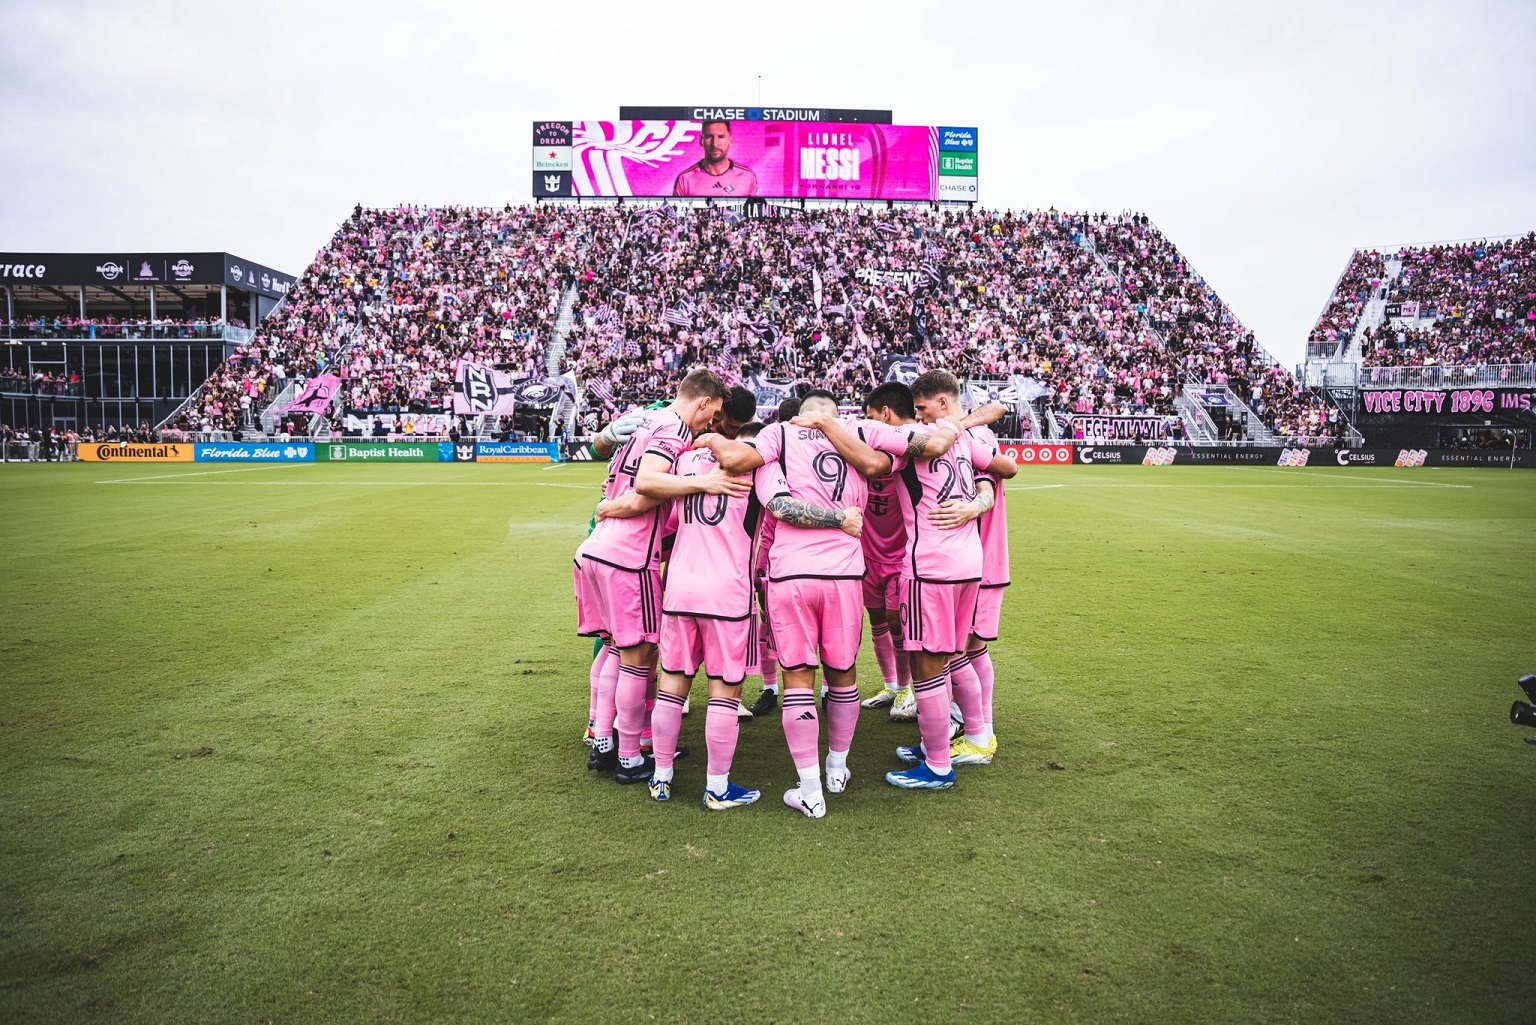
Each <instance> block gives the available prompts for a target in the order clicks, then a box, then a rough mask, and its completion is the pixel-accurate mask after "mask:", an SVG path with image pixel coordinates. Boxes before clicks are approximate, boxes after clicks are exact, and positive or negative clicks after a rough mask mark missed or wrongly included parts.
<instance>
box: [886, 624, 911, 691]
mask: <svg viewBox="0 0 1536 1025" xmlns="http://www.w3.org/2000/svg"><path fill="white" fill-rule="evenodd" d="M891 648H892V650H894V651H895V652H896V683H897V684H898V685H899V686H902V687H910V686H912V662H911V660H910V659H908V658H907V639H906V638H905V637H903V636H902V635H901V631H900V630H892V631H891Z"/></svg>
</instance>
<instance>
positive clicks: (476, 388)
mask: <svg viewBox="0 0 1536 1025" xmlns="http://www.w3.org/2000/svg"><path fill="white" fill-rule="evenodd" d="M514 387H515V383H514V382H513V380H512V378H511V377H509V376H507V375H506V374H504V373H502V372H501V371H500V370H496V369H494V368H492V367H488V366H486V365H485V364H484V363H471V362H470V361H469V360H464V361H462V362H461V363H460V364H459V367H458V369H457V370H456V371H454V375H453V411H454V412H455V413H467V414H469V415H470V416H481V415H484V414H489V415H491V416H511V415H512V404H513V403H512V393H513V389H514Z"/></svg>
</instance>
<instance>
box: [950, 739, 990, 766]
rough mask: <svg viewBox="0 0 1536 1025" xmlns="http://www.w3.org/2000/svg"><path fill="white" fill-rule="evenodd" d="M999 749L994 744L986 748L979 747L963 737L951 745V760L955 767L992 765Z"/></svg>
mask: <svg viewBox="0 0 1536 1025" xmlns="http://www.w3.org/2000/svg"><path fill="white" fill-rule="evenodd" d="M996 750H997V748H996V745H994V744H988V745H987V746H986V747H977V746H976V745H975V744H972V743H971V742H970V741H969V740H966V739H965V738H964V737H961V738H960V739H959V740H956V741H955V742H954V743H952V744H950V745H949V760H950V761H951V762H952V763H954V764H955V765H991V764H992V755H993V754H994V753H995V752H996Z"/></svg>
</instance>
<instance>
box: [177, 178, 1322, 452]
mask: <svg viewBox="0 0 1536 1025" xmlns="http://www.w3.org/2000/svg"><path fill="white" fill-rule="evenodd" d="M890 354H901V355H905V356H911V357H916V358H917V359H918V360H919V361H920V362H922V363H924V364H925V365H943V366H948V367H950V368H952V369H954V370H956V371H957V372H959V373H961V374H963V375H967V376H977V377H1006V376H1011V375H1023V376H1026V377H1031V378H1033V379H1035V380H1036V381H1039V382H1041V383H1042V384H1043V385H1044V386H1045V388H1046V389H1048V397H1047V405H1050V406H1053V407H1054V408H1055V409H1056V410H1058V411H1061V412H1063V413H1068V412H1075V413H1099V414H1105V413H1109V414H1128V413H1151V414H1162V415H1168V416H1172V415H1175V414H1176V409H1175V397H1176V395H1177V393H1178V391H1179V389H1180V388H1181V387H1182V386H1184V385H1186V384H1196V385H1209V386H1212V387H1220V388H1228V389H1230V390H1231V391H1232V392H1233V393H1235V394H1236V395H1237V396H1239V397H1240V399H1241V401H1242V402H1244V403H1247V404H1249V405H1250V406H1251V408H1252V410H1253V411H1254V413H1256V414H1257V417H1256V419H1257V420H1259V421H1262V424H1263V425H1264V427H1263V428H1261V429H1262V430H1265V431H1268V430H1273V431H1274V432H1275V433H1276V434H1278V435H1282V436H1288V437H1290V436H1297V435H1307V436H1322V435H1327V434H1331V433H1332V432H1334V431H1336V430H1337V428H1338V416H1337V412H1336V411H1332V412H1331V413H1330V407H1327V406H1326V405H1325V404H1324V403H1323V401H1322V400H1321V399H1319V398H1317V397H1316V396H1314V395H1312V393H1310V392H1307V391H1306V390H1305V389H1303V388H1301V387H1300V386H1299V385H1298V384H1297V382H1296V381H1295V379H1294V378H1293V377H1292V376H1291V375H1290V374H1289V373H1288V372H1287V371H1285V370H1284V369H1283V368H1282V367H1280V366H1279V365H1277V364H1276V363H1275V362H1274V360H1273V359H1271V358H1270V357H1269V356H1268V354H1267V353H1265V352H1264V351H1263V350H1262V349H1261V348H1259V347H1258V346H1257V345H1255V344H1254V341H1253V337H1252V335H1251V333H1249V332H1248V331H1247V330H1246V329H1245V328H1244V327H1243V325H1242V324H1241V323H1240V322H1239V321H1238V320H1237V319H1236V317H1235V316H1233V314H1232V313H1231V311H1230V310H1229V309H1228V308H1227V307H1226V305H1225V304H1224V303H1223V302H1222V301H1221V299H1220V298H1219V297H1218V296H1217V295H1216V294H1215V292H1214V291H1213V290H1212V289H1211V288H1210V287H1209V286H1208V285H1207V284H1206V283H1205V282H1204V281H1203V280H1202V279H1201V278H1200V277H1199V275H1198V274H1196V273H1195V272H1194V270H1193V269H1192V268H1191V267H1190V266H1189V264H1188V261H1187V260H1186V259H1185V258H1184V257H1183V256H1182V254H1180V253H1179V251H1178V249H1177V248H1176V247H1175V246H1173V244H1172V243H1170V242H1169V241H1168V240H1167V239H1166V238H1165V237H1164V236H1163V235H1162V233H1161V232H1160V231H1159V230H1158V229H1157V228H1156V227H1155V226H1154V225H1153V224H1152V223H1151V222H1150V221H1149V220H1148V219H1147V218H1146V217H1145V216H1142V215H1137V214H1123V215H1109V214H1062V213H1058V212H1056V211H1031V212H1020V213H1014V212H996V211H980V210H973V211H966V210H961V209H943V210H940V209H930V208H920V207H906V208H897V209H890V210H887V209H882V208H878V207H874V206H848V207H838V208H825V209H816V210H804V211H801V210H793V211H791V210H788V209H780V208H776V207H772V206H769V207H766V208H764V209H763V210H762V211H761V215H759V216H747V215H745V214H744V212H743V211H742V210H741V209H740V208H721V207H713V208H704V207H675V206H641V205H626V206H617V205H603V206H597V205H588V206H569V205H566V206H548V205H547V206H535V207H517V208H510V207H509V208H504V209H502V210H499V211H498V210H489V209H465V208H444V209H426V208H412V207H402V208H399V209H396V210H387V211H385V210H362V209H358V210H356V211H354V213H353V216H352V217H351V218H350V219H349V220H348V221H347V222H346V223H345V224H344V225H342V226H341V228H340V229H338V231H337V232H336V234H335V236H334V237H333V238H332V239H331V241H330V243H329V244H328V245H327V246H326V248H325V249H324V250H322V251H321V252H320V254H319V255H318V256H317V257H316V259H315V261H314V263H313V264H312V265H311V266H310V267H309V268H308V269H307V270H306V272H305V273H304V275H303V276H302V277H301V279H300V280H299V282H298V283H297V284H296V286H295V287H294V289H293V290H292V291H291V292H290V294H289V297H288V299H287V300H286V302H284V303H283V305H282V306H281V307H280V308H279V309H278V311H277V312H276V313H274V314H273V315H272V316H271V317H269V318H268V319H267V321H265V322H264V323H263V324H262V325H261V326H260V327H259V329H258V331H257V334H256V337H255V339H254V340H253V341H252V342H251V344H249V345H248V346H244V347H242V348H241V349H240V350H239V351H238V352H237V354H236V356H235V357H234V358H233V359H231V360H230V361H229V363H228V364H226V365H225V366H224V367H222V368H221V369H220V371H219V373H218V374H216V375H215V376H214V378H212V379H211V380H210V381H209V382H208V384H207V386H206V387H205V388H204V390H203V392H202V393H201V394H200V395H199V396H198V397H197V400H196V401H195V402H193V403H191V404H190V405H189V406H188V408H187V409H186V410H184V411H183V412H182V414H181V415H180V416H179V417H178V418H177V420H176V426H179V427H182V428H183V429H187V430H236V429H238V428H239V427H240V426H243V425H250V424H251V423H252V422H253V414H254V413H255V412H257V411H260V410H261V409H263V408H266V407H268V406H281V403H280V402H279V403H273V401H272V400H273V398H274V397H275V396H280V395H286V396H291V395H292V394H293V393H294V391H296V388H289V387H288V386H289V385H291V384H294V383H295V382H296V381H298V380H300V379H305V378H308V377H311V376H313V375H314V374H317V373H320V372H322V371H327V370H328V371H330V372H333V373H336V374H338V375H339V376H341V377H342V378H343V382H344V385H343V391H342V406H343V407H344V408H345V409H346V410H347V411H350V412H354V413H357V414H359V415H367V414H384V413H401V414H403V413H405V412H407V411H409V412H413V413H431V412H437V411H441V410H442V409H443V408H444V406H445V404H446V402H447V399H448V396H449V392H450V388H451V378H452V372H453V366H454V364H455V363H456V362H457V361H458V360H459V359H460V358H463V357H472V358H474V359H476V360H478V361H482V362H487V363H491V364H494V365H496V366H499V367H501V368H503V369H506V370H508V371H510V372H511V373H513V374H514V375H516V376H529V375H532V376H541V375H544V374H546V373H550V372H559V371H566V370H569V371H573V372H574V373H575V374H576V376H577V377H578V379H579V380H580V381H581V382H582V384H583V387H584V390H585V392H586V396H587V403H588V405H589V407H590V408H591V409H592V411H593V414H594V417H601V416H602V415H605V414H607V413H610V412H612V411H615V410H618V409H622V408H626V407H628V406H629V405H632V404H635V403H639V402H642V401H649V400H651V399H652V398H654V397H655V396H657V395H661V394H666V393H668V392H669V391H670V390H671V388H672V387H673V385H674V384H675V383H676V380H677V378H678V377H679V376H680V375H681V374H682V373H683V372H684V370H685V369H687V368H689V367H692V366H696V365H709V366H711V367H713V368H714V369H716V370H717V371H719V372H720V373H721V374H722V375H723V376H725V377H726V378H727V379H728V380H730V381H732V382H733V383H734V382H738V381H744V380H748V379H750V378H752V377H753V376H754V375H761V376H762V377H764V378H768V379H772V380H780V381H801V380H804V381H814V382H816V383H817V384H820V385H824V386H826V387H829V388H831V390H833V392H834V393H836V394H837V395H838V396H839V398H841V399H843V400H845V401H856V400H857V399H858V398H859V397H860V396H862V395H863V394H864V392H865V391H866V390H867V389H868V388H869V387H870V385H871V383H872V381H873V380H874V379H876V378H877V377H878V375H879V373H880V370H881V360H882V357H884V356H888V355H890ZM275 411H277V412H280V409H278V410H275Z"/></svg>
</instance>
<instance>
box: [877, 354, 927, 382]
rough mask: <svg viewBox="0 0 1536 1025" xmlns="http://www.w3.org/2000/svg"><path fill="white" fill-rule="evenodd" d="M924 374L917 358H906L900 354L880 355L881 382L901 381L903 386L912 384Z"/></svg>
mask: <svg viewBox="0 0 1536 1025" xmlns="http://www.w3.org/2000/svg"><path fill="white" fill-rule="evenodd" d="M922 372H923V365H922V364H921V363H919V362H918V360H917V357H916V356H904V355H902V354H901V353H899V352H882V353H881V354H880V380H881V381H882V382H884V381H900V382H901V383H902V384H911V383H912V382H913V381H915V380H917V379H918V377H919V376H920V375H921V374H922Z"/></svg>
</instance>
